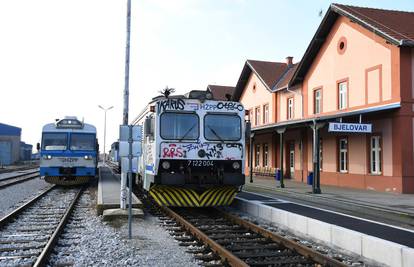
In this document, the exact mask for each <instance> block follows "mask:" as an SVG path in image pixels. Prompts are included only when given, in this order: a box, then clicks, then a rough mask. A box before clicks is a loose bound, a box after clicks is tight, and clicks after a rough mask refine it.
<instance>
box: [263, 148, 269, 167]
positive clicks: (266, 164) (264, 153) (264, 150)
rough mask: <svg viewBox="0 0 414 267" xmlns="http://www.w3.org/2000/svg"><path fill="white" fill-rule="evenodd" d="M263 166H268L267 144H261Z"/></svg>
mask: <svg viewBox="0 0 414 267" xmlns="http://www.w3.org/2000/svg"><path fill="white" fill-rule="evenodd" d="M263 166H264V167H267V166H269V146H268V145H267V144H264V145H263Z"/></svg>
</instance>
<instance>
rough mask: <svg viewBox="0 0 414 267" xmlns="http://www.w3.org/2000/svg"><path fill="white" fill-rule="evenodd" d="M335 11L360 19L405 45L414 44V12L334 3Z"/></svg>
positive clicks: (368, 25)
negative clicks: (407, 43)
mask: <svg viewBox="0 0 414 267" xmlns="http://www.w3.org/2000/svg"><path fill="white" fill-rule="evenodd" d="M332 8H333V9H334V11H336V12H338V13H340V14H341V15H344V16H347V17H349V18H351V19H352V17H354V18H355V19H358V20H360V23H362V24H365V26H366V27H368V28H372V29H376V30H377V31H379V32H381V33H383V34H384V35H388V36H389V37H391V38H393V39H395V40H396V41H398V42H400V45H404V43H405V42H412V44H414V12H405V11H397V10H385V9H377V8H367V7H357V6H349V5H341V4H332Z"/></svg>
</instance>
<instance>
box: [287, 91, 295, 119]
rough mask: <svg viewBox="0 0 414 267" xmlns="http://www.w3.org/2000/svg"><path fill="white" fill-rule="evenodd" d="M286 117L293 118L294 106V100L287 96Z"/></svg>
mask: <svg viewBox="0 0 414 267" xmlns="http://www.w3.org/2000/svg"><path fill="white" fill-rule="evenodd" d="M287 104H288V107H287V119H288V120H291V119H293V108H294V101H293V97H289V98H288V100H287Z"/></svg>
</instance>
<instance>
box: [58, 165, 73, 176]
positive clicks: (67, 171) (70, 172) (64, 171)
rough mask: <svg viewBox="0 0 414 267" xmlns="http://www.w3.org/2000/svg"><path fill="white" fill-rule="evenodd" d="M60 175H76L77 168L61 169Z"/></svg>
mask: <svg viewBox="0 0 414 267" xmlns="http://www.w3.org/2000/svg"><path fill="white" fill-rule="evenodd" d="M59 173H60V174H61V175H75V174H76V168H69V167H60V168H59Z"/></svg>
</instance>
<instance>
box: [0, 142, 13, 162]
mask: <svg viewBox="0 0 414 267" xmlns="http://www.w3.org/2000/svg"><path fill="white" fill-rule="evenodd" d="M11 148H12V146H11V142H8V141H0V166H1V165H10V164H11V163H12V149H11Z"/></svg>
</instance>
